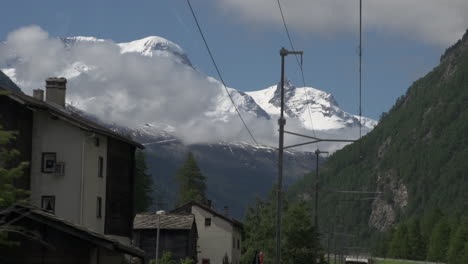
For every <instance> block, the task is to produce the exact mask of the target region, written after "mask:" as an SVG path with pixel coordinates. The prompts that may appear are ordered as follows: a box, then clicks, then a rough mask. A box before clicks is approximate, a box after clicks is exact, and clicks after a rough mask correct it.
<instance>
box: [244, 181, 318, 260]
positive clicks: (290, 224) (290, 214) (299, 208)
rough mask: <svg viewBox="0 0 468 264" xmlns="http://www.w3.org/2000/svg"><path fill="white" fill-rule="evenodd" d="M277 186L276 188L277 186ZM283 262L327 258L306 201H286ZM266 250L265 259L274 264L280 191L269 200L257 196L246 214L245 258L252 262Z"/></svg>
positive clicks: (284, 205)
mask: <svg viewBox="0 0 468 264" xmlns="http://www.w3.org/2000/svg"><path fill="white" fill-rule="evenodd" d="M273 189H275V188H273ZM282 211H283V221H282V223H283V226H282V227H283V229H282V230H283V233H282V241H281V243H282V247H281V248H282V256H281V257H282V258H281V262H282V263H288V264H289V263H295V264H301V263H311V260H314V261H315V260H316V259H317V258H320V259H321V260H323V250H322V249H321V248H320V240H319V235H318V232H317V231H316V229H315V228H314V226H313V225H312V222H311V220H312V216H311V214H310V210H309V209H308V208H307V206H306V204H305V203H304V202H297V203H294V204H291V205H288V202H287V200H286V199H284V201H283V208H282ZM259 251H262V252H263V253H264V257H265V258H264V262H265V263H273V262H274V259H275V256H276V192H274V191H272V192H271V193H270V195H269V197H268V198H267V199H266V200H261V199H259V198H257V200H256V203H255V205H254V206H252V207H249V208H248V209H247V212H246V214H245V221H244V241H243V243H242V260H241V262H242V263H244V264H250V263H251V262H252V259H254V256H255V254H256V253H257V252H259Z"/></svg>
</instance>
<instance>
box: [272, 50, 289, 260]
mask: <svg viewBox="0 0 468 264" xmlns="http://www.w3.org/2000/svg"><path fill="white" fill-rule="evenodd" d="M280 55H281V112H280V118H279V119H278V125H279V143H278V186H277V188H278V192H277V201H276V206H277V208H276V260H275V263H276V264H280V263H281V209H282V200H281V192H282V185H283V147H284V126H285V125H286V120H285V119H284V57H286V56H287V55H288V52H287V50H286V49H285V48H281V50H280Z"/></svg>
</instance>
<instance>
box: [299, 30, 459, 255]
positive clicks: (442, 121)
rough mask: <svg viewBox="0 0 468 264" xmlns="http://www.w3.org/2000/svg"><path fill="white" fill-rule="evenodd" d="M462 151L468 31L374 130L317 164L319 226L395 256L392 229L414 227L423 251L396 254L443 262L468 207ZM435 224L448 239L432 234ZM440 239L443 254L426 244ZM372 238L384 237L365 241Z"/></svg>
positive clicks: (305, 184)
mask: <svg viewBox="0 0 468 264" xmlns="http://www.w3.org/2000/svg"><path fill="white" fill-rule="evenodd" d="M389 78H391V76H389ZM467 157H468V31H467V33H466V34H465V35H464V37H463V39H461V40H460V41H458V42H457V43H456V44H455V45H453V46H452V47H450V48H449V49H447V51H446V52H445V54H444V55H443V56H442V57H441V61H440V65H439V66H437V67H436V68H434V69H433V70H432V71H431V72H430V73H428V74H427V75H426V76H425V77H423V78H421V79H419V80H418V81H416V82H414V83H413V84H412V85H411V87H410V88H409V89H408V91H407V93H406V94H405V95H403V96H401V97H400V98H399V99H398V100H397V101H396V103H395V105H394V106H393V107H392V109H391V110H390V111H389V112H388V113H385V114H383V115H382V118H381V120H380V123H379V125H378V126H376V128H375V129H374V130H373V131H372V132H370V133H369V134H367V135H366V136H365V137H363V138H362V140H361V142H356V143H354V144H352V145H349V146H347V147H345V148H344V149H342V150H340V151H337V152H336V153H335V154H333V155H332V156H331V157H330V158H329V160H328V161H327V162H326V163H325V164H324V165H323V166H322V168H321V170H320V174H319V176H320V182H321V192H320V211H319V213H320V214H319V216H320V221H319V222H320V223H321V225H320V226H321V232H326V231H328V230H332V228H334V231H335V232H336V231H337V230H338V231H340V232H344V233H348V234H352V235H355V236H356V237H355V239H341V238H342V237H341V238H340V242H339V243H341V244H342V246H346V247H348V246H349V245H353V246H359V247H364V249H363V250H367V251H370V250H371V249H370V244H372V245H373V246H375V248H376V247H377V246H380V249H379V250H377V249H375V250H377V251H375V252H379V254H381V255H382V254H384V253H385V254H389V255H390V256H397V255H398V254H399V253H398V254H397V253H395V251H397V249H390V248H391V245H390V243H391V241H392V240H393V239H394V237H395V235H398V234H405V233H406V234H407V233H408V230H407V229H408V228H412V229H417V230H418V231H417V232H416V233H417V234H416V235H417V236H422V238H421V240H422V243H424V244H423V245H422V246H421V247H422V248H423V249H422V250H423V251H424V252H422V253H420V254H421V255H420V256H418V257H412V256H408V255H405V256H400V255H398V256H399V257H411V258H417V259H424V258H426V259H430V260H446V259H447V255H448V253H447V251H449V250H450V249H448V244H449V241H450V240H451V239H453V237H454V236H455V234H456V233H457V232H460V233H462V232H464V231H457V230H459V229H460V228H461V226H462V222H463V221H462V216H463V215H467V210H468V205H467V202H468V160H467ZM314 180H315V175H313V174H311V175H308V176H306V177H305V178H304V179H302V180H301V181H300V182H299V183H298V184H296V185H295V186H294V187H292V188H291V189H290V195H291V196H293V197H295V198H297V199H303V198H306V199H308V198H309V197H310V194H311V191H310V190H311V187H310V186H311V185H312V183H313V182H314ZM337 190H346V191H353V192H336V191H337ZM354 191H367V192H369V193H357V192H354ZM370 192H377V193H376V194H373V193H370ZM309 200H310V199H309ZM310 201H312V200H310ZM434 215H438V217H435V216H434ZM398 224H400V225H399V226H398ZM402 225H404V227H402ZM396 227H398V228H397V229H396V232H394V231H395V228H396ZM405 228H406V229H405ZM436 229H440V230H438V231H437V232H438V233H445V234H446V236H447V237H443V236H442V237H441V238H437V234H434V231H435V230H436ZM460 230H461V229H460ZM410 233H411V232H410ZM434 236H436V237H434ZM459 236H461V235H459ZM356 238H357V239H356ZM403 239H408V238H407V237H406V238H405V237H404V238H403ZM441 239H445V240H444V241H445V247H446V248H445V249H442V253H440V252H436V251H437V250H435V249H431V247H436V246H434V245H432V244H431V243H432V242H434V241H438V242H440V240H441ZM467 239H468V238H466V236H465V237H462V239H461V243H462V245H463V243H465V245H463V246H459V247H460V248H463V247H465V248H466V250H468V242H466V240H467ZM376 240H378V241H383V242H388V243H387V244H385V243H383V242H382V243H381V242H379V243H370V241H376ZM433 240H434V241H433ZM345 241H346V242H345ZM362 241H365V243H362ZM356 243H360V244H361V245H356ZM396 244H399V243H396ZM410 244H411V243H410ZM392 250H393V251H392ZM431 250H433V251H434V253H433V254H434V255H431V254H432V253H430V251H431ZM408 254H409V253H408ZM437 254H439V255H440V256H442V255H443V257H442V258H441V257H440V256H439V255H437ZM436 255H437V256H436ZM453 263H455V262H453Z"/></svg>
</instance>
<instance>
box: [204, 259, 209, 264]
mask: <svg viewBox="0 0 468 264" xmlns="http://www.w3.org/2000/svg"><path fill="white" fill-rule="evenodd" d="M202 264H210V260H209V259H202Z"/></svg>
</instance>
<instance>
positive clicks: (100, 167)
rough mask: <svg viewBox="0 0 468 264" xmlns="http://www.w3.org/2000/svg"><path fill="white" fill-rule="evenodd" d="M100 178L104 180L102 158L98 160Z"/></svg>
mask: <svg viewBox="0 0 468 264" xmlns="http://www.w3.org/2000/svg"><path fill="white" fill-rule="evenodd" d="M98 177H99V178H104V158H103V157H102V156H99V158H98Z"/></svg>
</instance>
